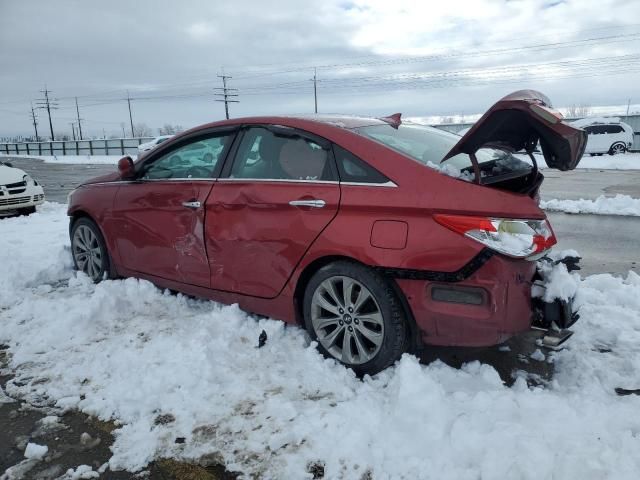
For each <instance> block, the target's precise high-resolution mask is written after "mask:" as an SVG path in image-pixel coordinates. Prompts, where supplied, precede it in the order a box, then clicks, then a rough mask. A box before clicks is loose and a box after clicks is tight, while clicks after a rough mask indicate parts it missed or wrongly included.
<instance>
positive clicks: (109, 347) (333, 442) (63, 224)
mask: <svg viewBox="0 0 640 480" xmlns="http://www.w3.org/2000/svg"><path fill="white" fill-rule="evenodd" d="M66 244H67V219H66V217H65V207H64V206H62V205H58V204H52V203H46V204H45V205H44V206H43V207H42V209H41V210H40V211H39V212H38V213H36V214H34V215H32V216H30V217H19V218H9V219H4V220H0V265H1V266H2V268H1V269H0V325H1V328H0V344H1V343H4V344H6V345H8V347H9V352H10V357H11V360H10V366H9V368H10V370H11V372H12V373H14V374H15V375H16V377H15V379H14V380H13V381H10V382H9V383H8V384H7V389H6V390H7V394H9V395H11V396H15V397H21V398H24V399H27V400H28V401H30V402H31V403H33V404H36V405H55V406H56V407H57V408H59V409H80V410H82V411H84V412H86V413H89V414H92V415H95V416H97V417H99V418H101V419H105V420H106V419H113V420H116V421H117V422H118V423H119V425H120V427H119V429H118V430H116V432H115V435H116V439H115V443H114V445H113V447H112V448H113V457H112V458H111V461H110V467H111V468H113V469H116V468H126V469H130V470H139V469H142V468H144V466H145V465H146V464H147V463H148V462H149V461H150V460H152V459H154V458H158V457H165V456H169V457H176V458H180V459H198V458H201V457H203V456H206V455H208V456H210V458H215V459H216V460H217V461H222V462H224V463H225V464H226V465H227V468H228V469H229V470H236V471H241V472H243V473H244V474H246V475H254V476H255V477H257V478H287V479H289V478H291V479H302V478H311V474H309V473H308V471H309V467H310V465H314V464H315V465H324V472H325V477H324V478H330V479H339V478H348V479H358V480H359V479H362V478H369V477H368V476H367V474H368V473H367V472H369V473H370V474H371V477H372V478H374V479H392V478H393V479H399V478H405V479H412V480H414V479H424V478H438V479H470V480H471V479H474V480H475V479H478V478H482V479H504V478H509V479H535V480H540V479H552V478H553V479H577V478H579V479H581V480H586V479H602V478H615V479H634V480H635V479H637V477H638V472H639V471H640V454H639V453H638V452H640V415H638V412H639V411H640V396H635V395H629V396H618V395H616V393H615V391H614V389H615V388H616V387H623V388H627V389H637V388H640V276H638V275H636V274H635V273H633V272H629V274H628V275H627V276H626V277H625V278H621V277H613V276H611V275H592V276H589V277H587V278H585V279H583V280H576V281H579V287H578V296H577V305H578V306H579V309H580V314H581V317H582V318H581V320H580V321H579V323H578V324H577V325H576V327H575V331H576V334H575V335H574V337H573V338H572V339H571V340H570V341H569V343H568V347H567V348H566V349H565V350H563V351H560V352H555V353H549V352H543V351H540V352H539V353H538V352H536V354H535V355H534V356H533V357H532V358H530V359H529V361H531V362H536V361H549V362H554V363H555V370H556V374H555V376H554V379H553V381H551V382H550V383H548V384H546V385H545V386H542V387H540V386H539V387H529V386H527V382H526V380H525V378H524V377H525V375H524V374H523V375H522V376H520V377H519V378H518V380H517V381H516V383H515V384H514V386H513V387H510V388H509V387H506V386H505V385H504V384H503V383H502V381H501V380H500V377H499V376H498V374H497V372H496V371H495V370H494V369H493V368H492V367H490V366H488V365H484V364H480V363H477V362H475V363H469V364H466V365H465V366H464V367H463V368H461V369H454V368H451V367H449V366H447V365H445V364H444V363H441V362H438V361H437V362H434V363H431V364H429V365H421V364H420V363H419V362H418V361H417V360H416V359H415V358H414V357H411V356H405V357H403V358H402V360H401V361H400V362H399V363H398V364H397V365H396V366H395V367H393V368H390V369H388V370H386V371H385V372H383V373H381V374H379V375H378V376H376V377H375V378H366V379H364V380H363V381H360V380H358V379H357V378H356V377H355V376H354V375H353V374H352V373H351V372H350V371H349V370H346V369H345V368H343V367H341V366H339V365H337V364H335V363H334V362H332V361H329V360H325V359H323V358H322V357H321V356H320V355H319V354H318V353H317V352H316V350H315V348H314V347H313V345H309V343H308V341H307V338H306V336H305V334H304V333H303V332H302V330H300V329H298V328H295V327H286V328H285V325H284V324H283V323H281V322H279V321H277V320H268V319H261V320H258V319H256V318H254V317H252V316H249V315H247V314H245V313H244V312H242V311H240V310H239V309H238V308H237V307H235V306H223V305H219V304H216V303H213V302H209V301H200V300H194V299H190V298H186V297H184V296H181V295H177V296H175V295H171V294H169V293H168V292H164V291H161V290H158V289H157V288H155V287H154V286H153V285H151V284H150V283H148V282H146V281H138V280H134V279H127V280H118V281H106V282H103V283H101V284H99V285H97V286H96V285H93V284H92V283H91V282H89V281H88V279H87V278H86V277H85V276H83V275H79V274H76V273H75V272H73V271H72V269H71V262H70V259H69V252H68V251H67V250H66V247H65V245H66ZM263 329H264V330H266V332H267V334H268V341H267V344H266V345H265V347H263V348H261V349H257V348H256V344H257V339H258V336H259V334H260V332H261V331H262V330H263ZM4 373H7V372H4ZM183 439H184V441H183Z"/></svg>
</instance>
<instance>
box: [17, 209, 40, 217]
mask: <svg viewBox="0 0 640 480" xmlns="http://www.w3.org/2000/svg"><path fill="white" fill-rule="evenodd" d="M32 213H36V207H25V208H19V209H18V215H22V216H25V217H28V216H29V215H31V214H32Z"/></svg>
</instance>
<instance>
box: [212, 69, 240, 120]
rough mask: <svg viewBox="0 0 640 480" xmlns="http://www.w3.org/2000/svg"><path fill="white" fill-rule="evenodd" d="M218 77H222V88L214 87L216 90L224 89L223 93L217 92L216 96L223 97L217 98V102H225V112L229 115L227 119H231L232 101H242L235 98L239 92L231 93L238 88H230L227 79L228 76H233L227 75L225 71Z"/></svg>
mask: <svg viewBox="0 0 640 480" xmlns="http://www.w3.org/2000/svg"><path fill="white" fill-rule="evenodd" d="M218 78H221V79H222V88H220V87H216V88H214V90H222V93H216V94H215V96H216V97H221V98H219V99H216V100H215V101H216V102H224V113H225V116H226V117H227V120H229V104H230V103H240V100H234V99H233V97H237V96H238V94H237V93H229V92H237V91H238V89H237V88H229V87H227V79H228V78H233V77H231V76H229V75H225V74H224V72H222V75H218Z"/></svg>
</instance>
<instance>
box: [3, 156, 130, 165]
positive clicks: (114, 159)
mask: <svg viewBox="0 0 640 480" xmlns="http://www.w3.org/2000/svg"><path fill="white" fill-rule="evenodd" d="M0 155H4V156H5V157H6V156H9V157H17V158H35V159H37V160H44V163H65V164H74V165H84V164H103V165H115V164H117V163H118V160H120V159H121V158H122V157H123V155H6V154H0ZM131 158H133V159H134V160H135V159H136V158H137V155H131Z"/></svg>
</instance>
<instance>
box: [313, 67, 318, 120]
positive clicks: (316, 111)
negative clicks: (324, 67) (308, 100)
mask: <svg viewBox="0 0 640 480" xmlns="http://www.w3.org/2000/svg"><path fill="white" fill-rule="evenodd" d="M312 80H313V103H314V106H315V108H314V112H315V113H318V89H317V87H316V84H317V83H318V77H317V72H316V68H315V67H313V79H312Z"/></svg>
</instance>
